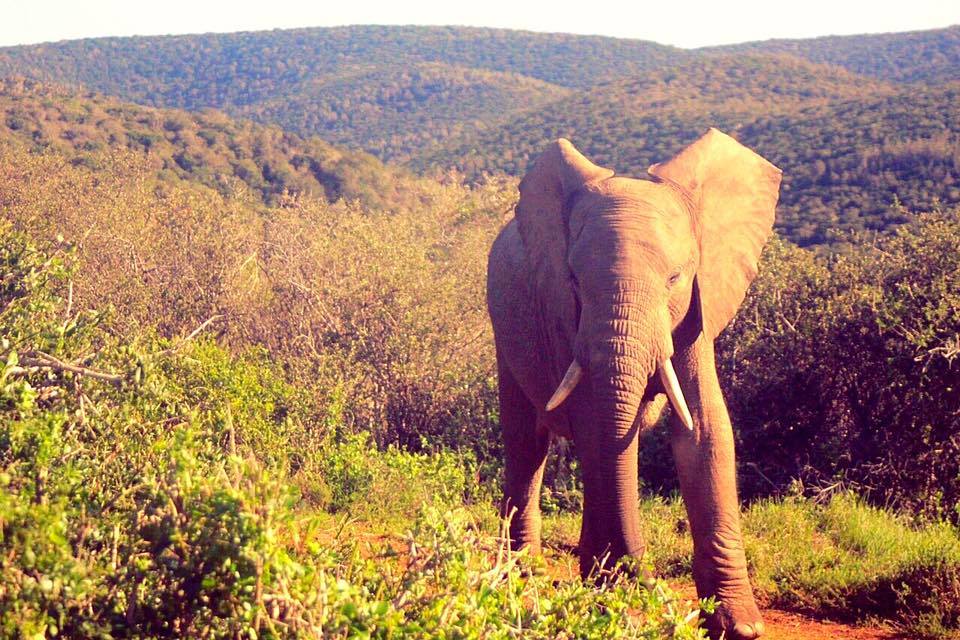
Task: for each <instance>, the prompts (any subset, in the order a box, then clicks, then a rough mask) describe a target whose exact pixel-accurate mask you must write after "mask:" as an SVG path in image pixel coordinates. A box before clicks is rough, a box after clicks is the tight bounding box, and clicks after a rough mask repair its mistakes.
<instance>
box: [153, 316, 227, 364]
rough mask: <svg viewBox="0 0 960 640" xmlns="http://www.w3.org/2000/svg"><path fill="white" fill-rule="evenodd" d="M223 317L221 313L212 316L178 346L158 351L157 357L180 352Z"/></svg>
mask: <svg viewBox="0 0 960 640" xmlns="http://www.w3.org/2000/svg"><path fill="white" fill-rule="evenodd" d="M222 317H223V316H222V315H221V314H219V313H215V314H213V315H212V316H210V317H209V318H207V319H206V320H204V321H203V322H201V323H200V326H198V327H197V328H196V329H194V330H193V331H191V332H190V333H189V334H187V337H185V338H183V339H181V340H180V341H179V342H178V343H177V344H175V345H173V346H172V347H167V348H166V349H164V350H162V351H158V352H157V353H156V355H157V356H166V355H170V354H171V353H174V352H176V351H177V350H179V349H180V348H181V347H183V345H185V344H186V343H188V342H190V341H191V340H193V339H194V338H196V337H197V336H198V335H200V332H201V331H203V330H204V329H206V328H207V327H208V326H210V324H211V323H212V322H213V321H215V320H219V319H220V318H222Z"/></svg>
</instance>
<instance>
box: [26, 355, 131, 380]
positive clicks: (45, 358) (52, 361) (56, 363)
mask: <svg viewBox="0 0 960 640" xmlns="http://www.w3.org/2000/svg"><path fill="white" fill-rule="evenodd" d="M20 362H21V363H22V364H24V365H26V366H27V367H38V368H41V369H50V370H52V371H69V372H71V373H76V374H77V375H81V376H86V377H88V378H93V379H95V380H103V381H104V382H109V383H110V384H115V385H120V384H121V383H123V380H124V379H125V378H126V376H125V375H124V374H122V373H108V372H106V371H97V370H96V369H90V368H89V367H81V366H78V365H75V364H71V363H69V362H64V361H63V360H60V359H58V358H55V357H53V356H51V355H50V354H49V353H44V352H42V351H36V352H33V354H32V355H24V356H21V358H20Z"/></svg>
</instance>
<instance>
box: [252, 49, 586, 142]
mask: <svg viewBox="0 0 960 640" xmlns="http://www.w3.org/2000/svg"><path fill="white" fill-rule="evenodd" d="M572 92H573V91H572V90H571V89H567V88H564V87H561V86H559V85H554V84H550V83H547V82H543V81H542V80H537V79H534V78H531V77H529V76H523V75H520V74H515V73H506V72H500V71H487V70H482V69H471V68H469V67H455V66H452V65H446V64H440V63H436V62H429V63H417V64H412V65H410V66H401V65H398V66H391V67H390V68H377V67H374V68H373V69H372V70H369V71H367V70H364V69H363V68H358V69H356V71H355V73H353V74H351V75H341V76H336V77H333V78H329V79H317V80H312V81H310V82H305V83H304V84H303V85H302V86H301V88H300V89H299V90H298V91H297V92H296V93H295V94H293V95H285V96H279V97H276V98H270V99H267V100H263V101H261V102H257V103H255V104H251V105H245V106H242V107H239V108H237V109H235V112H236V113H239V114H243V115H245V116H247V117H250V118H253V119H255V120H259V121H261V122H276V123H279V124H280V125H282V126H283V127H284V128H285V129H288V130H290V131H301V132H311V133H317V134H319V135H320V136H321V137H322V138H324V139H326V140H330V141H332V142H336V143H337V144H343V145H347V146H349V147H353V148H361V149H366V150H368V151H370V152H371V153H376V154H377V155H378V156H380V157H381V158H383V159H385V160H397V161H403V160H404V159H406V158H408V157H409V156H411V155H416V154H418V153H423V151H424V149H425V148H427V147H430V146H433V145H436V144H440V143H443V142H445V141H447V140H450V139H452V138H457V137H459V136H461V135H462V134H464V133H467V132H472V131H483V130H487V129H490V128H492V127H495V126H497V125H498V124H503V123H504V122H505V121H507V120H508V119H509V118H510V116H511V114H513V113H516V112H518V111H524V110H527V109H533V108H536V107H539V106H541V105H544V104H547V103H549V102H552V101H553V100H557V99H559V98H562V97H565V96H567V95H569V94H571V93H572ZM494 106H495V107H496V109H494V108H493V107H494Z"/></svg>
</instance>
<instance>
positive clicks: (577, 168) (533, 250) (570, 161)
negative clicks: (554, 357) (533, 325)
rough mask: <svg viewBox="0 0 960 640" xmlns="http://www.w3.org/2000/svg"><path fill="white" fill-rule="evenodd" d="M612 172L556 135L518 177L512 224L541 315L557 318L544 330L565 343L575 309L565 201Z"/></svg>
mask: <svg viewBox="0 0 960 640" xmlns="http://www.w3.org/2000/svg"><path fill="white" fill-rule="evenodd" d="M612 175H613V171H610V170H609V169H604V168H602V167H598V166H597V165H595V164H593V163H592V162H590V161H589V160H587V159H586V158H585V157H584V156H583V154H581V153H580V152H579V151H577V149H576V148H575V147H574V146H573V145H572V144H571V143H570V141H569V140H565V139H563V138H560V139H559V140H557V141H555V142H552V143H550V145H549V146H548V147H547V148H546V149H545V150H544V152H543V153H542V154H541V155H540V157H539V158H537V161H536V162H535V163H534V164H533V167H531V168H530V170H529V171H528V172H527V174H526V175H525V176H524V177H523V180H522V181H521V182H520V201H519V202H518V203H517V207H516V216H517V225H518V226H519V230H520V236H521V238H522V239H523V244H524V246H525V247H526V250H527V257H528V259H529V261H530V267H531V269H532V271H533V274H532V275H533V279H534V283H535V287H536V289H537V295H538V297H539V298H540V300H539V303H540V305H541V308H542V309H543V312H544V314H545V316H547V317H551V318H555V319H558V320H559V326H551V327H549V328H548V333H549V334H554V333H556V332H558V331H559V332H560V333H562V334H564V337H565V338H566V339H567V341H568V344H570V343H572V340H573V337H574V335H575V334H576V329H577V317H576V314H577V310H576V303H575V299H574V295H573V290H572V288H571V286H570V271H569V268H568V267H567V240H568V238H567V235H568V234H567V221H566V216H565V211H564V207H565V205H566V203H567V201H568V199H569V198H570V196H571V195H572V194H573V193H575V192H576V191H577V190H578V189H580V188H581V187H583V186H584V185H586V184H588V183H590V182H596V181H599V180H603V179H605V178H609V177H610V176H612ZM550 337H551V339H556V338H558V337H559V336H556V335H550ZM555 346H556V345H555ZM566 364H569V363H566ZM566 364H564V365H563V366H564V367H566Z"/></svg>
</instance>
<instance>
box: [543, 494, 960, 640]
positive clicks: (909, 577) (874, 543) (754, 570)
mask: <svg viewBox="0 0 960 640" xmlns="http://www.w3.org/2000/svg"><path fill="white" fill-rule="evenodd" d="M640 510H641V513H642V515H641V519H642V522H643V527H644V536H645V540H646V541H647V554H648V556H647V560H648V561H649V562H650V563H651V564H652V565H653V566H654V568H655V569H656V571H657V573H658V575H660V576H662V577H665V578H669V579H677V580H690V579H691V578H690V558H691V554H692V551H693V548H692V542H691V540H690V536H689V533H688V532H687V527H686V521H685V514H684V510H683V504H682V503H681V502H680V501H679V500H678V499H674V500H663V499H659V498H645V499H644V500H643V501H642V502H641V504H640ZM579 526H580V518H579V515H578V514H570V513H564V514H558V515H556V516H552V517H549V518H547V520H546V522H545V525H544V535H545V541H546V546H547V547H548V548H555V549H563V550H570V549H572V548H573V547H575V545H576V542H577V536H578V534H579ZM743 527H744V544H745V546H746V552H747V562H748V565H749V569H750V574H751V580H752V582H753V586H754V590H755V592H756V593H757V595H758V597H759V598H760V599H761V600H762V601H764V602H766V603H768V604H770V605H773V606H779V607H786V608H791V609H798V610H802V611H806V612H809V613H813V614H815V615H827V616H829V617H832V618H835V619H840V620H847V621H864V620H868V619H884V620H887V621H889V622H892V623H894V624H896V625H897V626H899V627H901V628H902V629H903V630H904V631H905V632H907V633H909V634H910V637H924V638H945V637H954V635H956V634H957V633H958V630H960V531H958V530H957V528H956V527H954V526H951V525H949V524H945V523H933V524H924V525H917V524H913V523H911V522H909V521H908V520H907V519H905V518H903V517H901V516H898V515H896V514H894V513H892V512H890V511H885V510H882V509H878V508H875V507H871V506H869V505H867V504H866V503H865V502H864V501H863V500H861V499H860V498H858V497H856V496H855V495H853V494H850V493H840V494H837V495H835V496H833V497H832V498H831V499H830V500H829V501H827V502H826V503H825V504H820V503H818V502H816V501H813V500H809V499H803V498H786V499H783V500H763V501H759V502H757V503H754V504H753V505H751V506H749V507H748V508H746V510H745V511H744V514H743Z"/></svg>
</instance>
